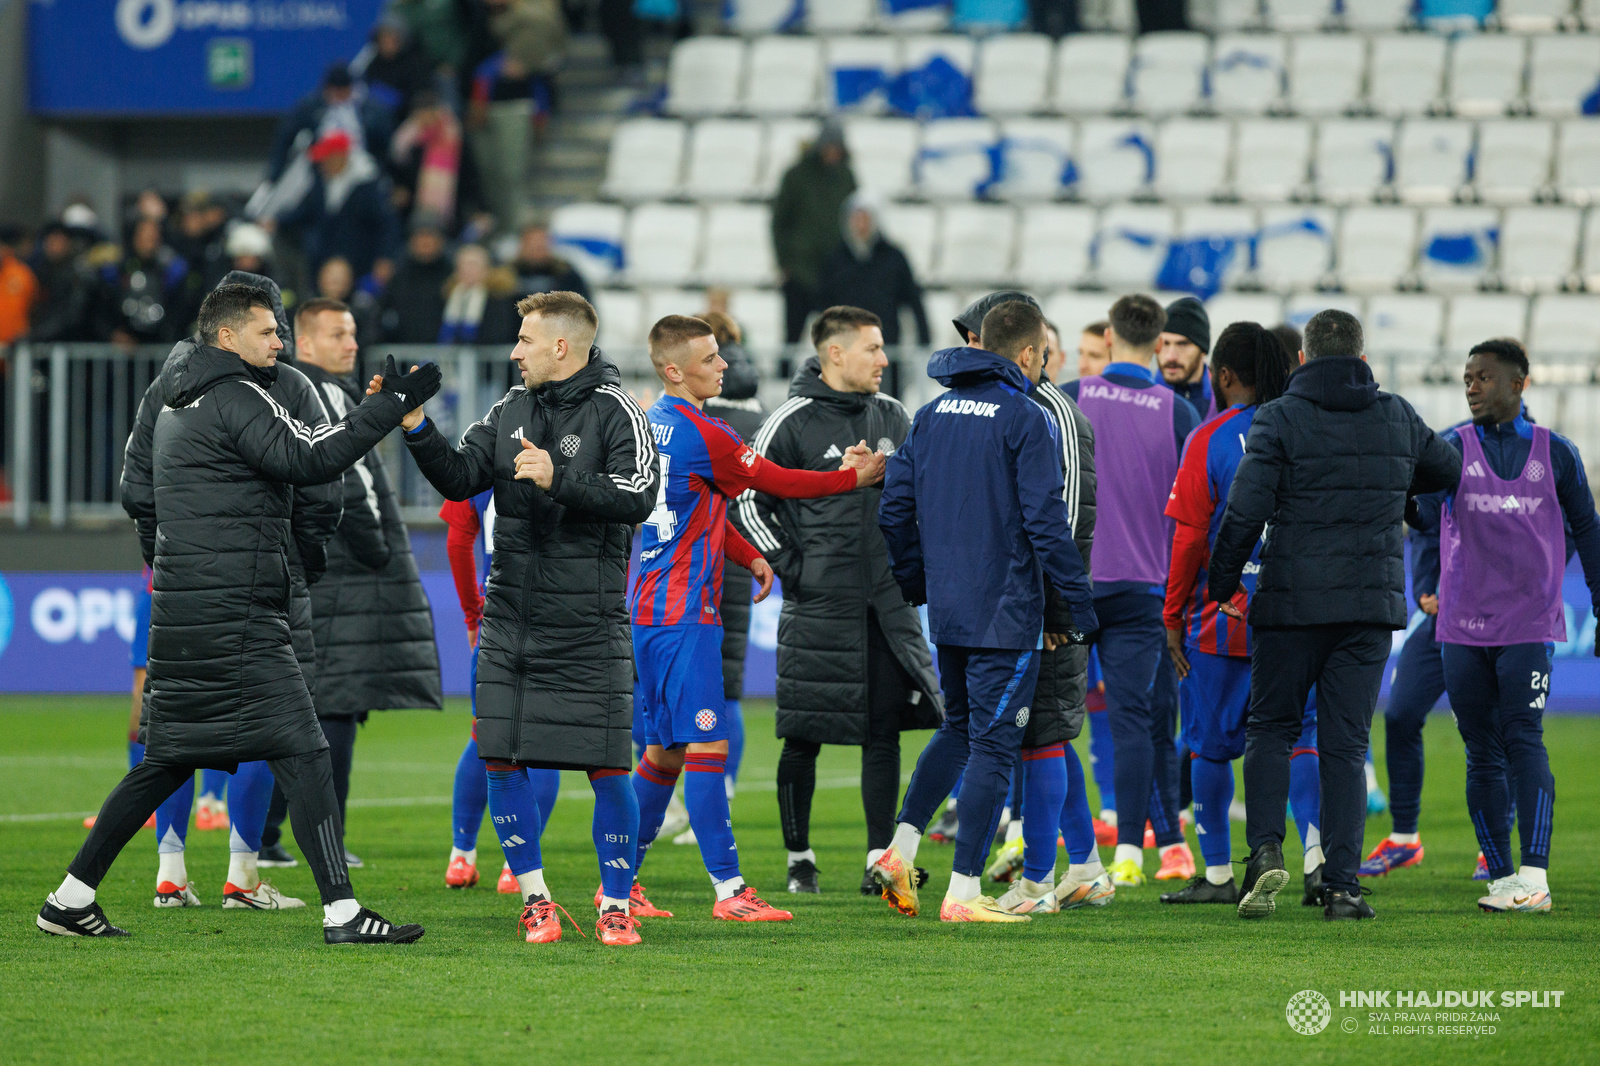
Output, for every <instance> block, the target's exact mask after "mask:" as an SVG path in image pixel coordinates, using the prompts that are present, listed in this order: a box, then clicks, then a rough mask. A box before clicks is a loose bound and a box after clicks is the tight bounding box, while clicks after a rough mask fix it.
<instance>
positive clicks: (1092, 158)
mask: <svg viewBox="0 0 1600 1066" xmlns="http://www.w3.org/2000/svg"><path fill="white" fill-rule="evenodd" d="M1077 161H1078V183H1079V188H1080V189H1081V190H1082V194H1083V196H1084V197H1086V198H1087V199H1090V200H1126V199H1127V198H1128V197H1130V196H1133V195H1135V194H1137V193H1139V192H1141V191H1143V190H1145V189H1148V188H1149V185H1150V182H1151V181H1153V180H1154V179H1155V130H1154V128H1153V127H1151V125H1150V124H1149V123H1148V122H1136V121H1131V120H1118V119H1092V120H1090V121H1087V122H1084V123H1083V124H1082V125H1080V126H1079V127H1078V154H1077Z"/></svg>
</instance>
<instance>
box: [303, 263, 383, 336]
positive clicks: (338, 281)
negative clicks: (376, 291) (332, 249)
mask: <svg viewBox="0 0 1600 1066" xmlns="http://www.w3.org/2000/svg"><path fill="white" fill-rule="evenodd" d="M316 294H317V296H318V297H319V298H321V299H324V300H337V301H339V302H340V303H342V304H345V305H346V308H347V309H348V310H349V312H350V314H351V315H352V316H354V318H355V320H356V330H357V332H356V336H358V337H359V336H363V335H365V336H368V337H372V338H374V339H376V338H377V336H378V333H377V329H378V323H379V322H380V321H381V318H382V314H383V312H382V309H381V308H380V307H379V306H378V299H377V297H375V296H373V295H372V293H370V292H367V291H366V290H365V289H362V288H357V287H356V275H355V271H353V270H351V269H350V262H349V260H347V259H345V258H344V257H343V256H337V255H336V256H334V257H333V258H332V259H329V260H328V261H327V262H325V263H323V264H322V269H321V270H319V271H317V293H316ZM363 330H369V331H371V332H367V333H365V334H363V333H362V332H361V331H363ZM367 343H369V344H370V343H372V342H371V341H368V342H367Z"/></svg>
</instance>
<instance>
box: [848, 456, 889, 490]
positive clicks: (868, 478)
mask: <svg viewBox="0 0 1600 1066" xmlns="http://www.w3.org/2000/svg"><path fill="white" fill-rule="evenodd" d="M886 462H887V460H886V459H885V458H884V455H883V453H882V452H872V453H871V454H870V455H868V457H867V461H866V462H864V463H862V464H861V465H860V466H858V467H856V488H858V489H859V488H862V487H863V486H866V485H876V484H877V483H878V482H880V481H882V480H883V467H884V464H885V463H886Z"/></svg>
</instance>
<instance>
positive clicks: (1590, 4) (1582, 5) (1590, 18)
mask: <svg viewBox="0 0 1600 1066" xmlns="http://www.w3.org/2000/svg"><path fill="white" fill-rule="evenodd" d="M1578 17H1579V18H1581V19H1582V20H1583V24H1584V26H1585V27H1587V28H1588V29H1589V30H1591V31H1592V30H1593V29H1594V28H1595V27H1596V26H1600V0H1578Z"/></svg>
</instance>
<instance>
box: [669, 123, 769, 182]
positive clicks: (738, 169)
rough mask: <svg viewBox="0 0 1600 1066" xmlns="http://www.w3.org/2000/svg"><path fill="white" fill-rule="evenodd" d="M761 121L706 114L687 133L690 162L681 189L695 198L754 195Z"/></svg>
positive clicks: (759, 158) (758, 176) (759, 165)
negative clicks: (705, 116)
mask: <svg viewBox="0 0 1600 1066" xmlns="http://www.w3.org/2000/svg"><path fill="white" fill-rule="evenodd" d="M761 134H762V127H761V123H759V122H755V121H752V120H750V119H737V118H734V119H730V118H708V119H703V120H701V121H700V122H697V123H695V126H694V129H693V130H692V131H691V132H690V133H689V164H688V167H687V173H686V175H685V177H684V179H683V191H684V193H685V194H686V195H688V196H689V197H690V198H692V199H696V200H737V199H739V198H741V197H748V196H755V195H756V194H757V193H758V192H759V186H758V184H757V181H758V179H759V178H760V172H761Z"/></svg>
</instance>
